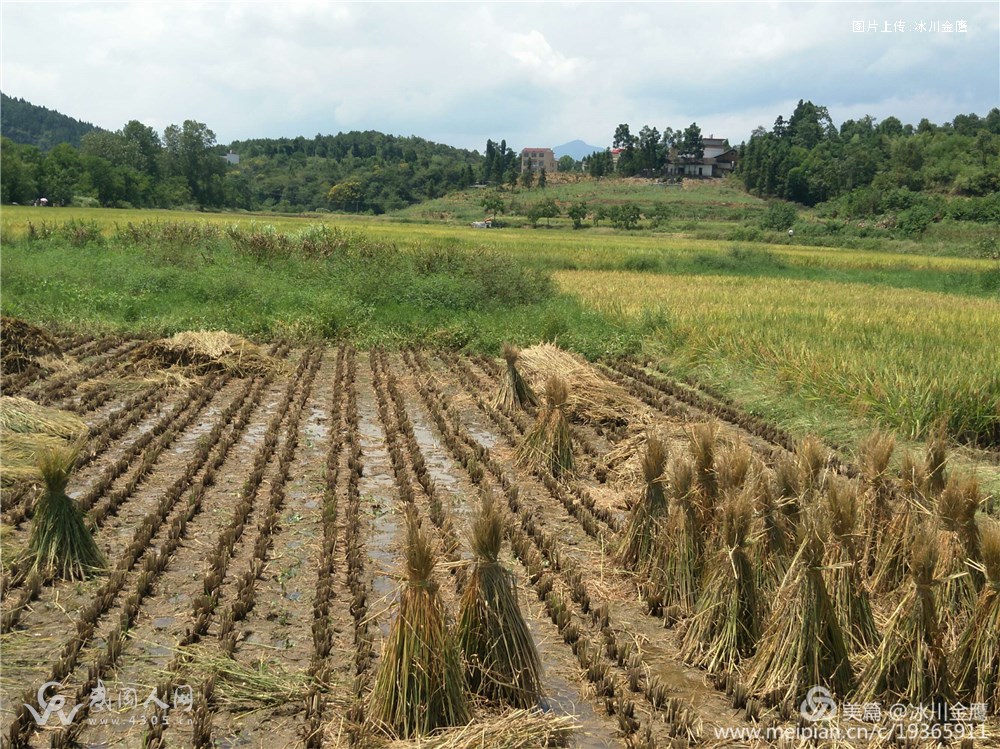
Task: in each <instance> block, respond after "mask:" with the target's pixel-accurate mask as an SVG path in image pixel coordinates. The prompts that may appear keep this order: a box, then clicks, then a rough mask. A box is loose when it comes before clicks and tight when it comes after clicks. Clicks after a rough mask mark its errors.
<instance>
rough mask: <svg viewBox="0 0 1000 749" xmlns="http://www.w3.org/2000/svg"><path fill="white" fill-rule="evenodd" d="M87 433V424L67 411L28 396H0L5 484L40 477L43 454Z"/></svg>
mask: <svg viewBox="0 0 1000 749" xmlns="http://www.w3.org/2000/svg"><path fill="white" fill-rule="evenodd" d="M86 433H87V425H86V424H84V423H83V421H82V420H81V419H80V418H79V417H77V416H75V415H73V414H71V413H69V412H67V411H60V410H59V409H57V408H48V407H46V406H40V405H38V404H37V403H35V402H34V401H31V400H28V399H27V398H16V397H10V396H4V397H2V398H0V463H2V465H3V473H2V481H3V483H4V484H9V483H13V482H16V481H37V480H39V479H40V478H41V472H40V471H39V468H38V464H39V461H40V459H41V458H42V456H44V455H45V454H46V453H48V452H50V451H52V450H58V449H61V448H66V447H69V446H71V445H73V444H75V443H76V442H77V441H79V440H80V439H82V438H83V436H84V435H85V434H86Z"/></svg>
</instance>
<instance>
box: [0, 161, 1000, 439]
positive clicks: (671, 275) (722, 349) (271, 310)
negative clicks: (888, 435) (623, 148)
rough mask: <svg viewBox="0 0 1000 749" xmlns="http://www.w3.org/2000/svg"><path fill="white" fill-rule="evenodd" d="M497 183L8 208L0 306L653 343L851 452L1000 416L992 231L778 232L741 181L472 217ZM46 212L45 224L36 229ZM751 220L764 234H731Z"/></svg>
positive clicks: (276, 328)
mask: <svg viewBox="0 0 1000 749" xmlns="http://www.w3.org/2000/svg"><path fill="white" fill-rule="evenodd" d="M480 196H481V192H479V191H474V190H471V191H467V192H466V193H458V194H455V195H452V196H448V197H447V198H442V199H440V200H438V201H431V202H429V203H424V204H422V205H420V206H414V207H411V208H408V209H406V211H403V212H401V213H400V214H398V215H396V216H390V217H379V218H375V217H370V216H344V215H333V214H325V215H312V216H302V217H296V216H287V215H285V216H263V215H249V214H238V213H210V214H198V213H190V212H180V211H111V210H100V209H37V208H26V207H5V208H4V210H3V216H2V224H3V232H4V248H3V272H4V277H3V282H4V288H3V291H4V294H3V299H2V307H3V311H4V313H5V314H14V315H18V316H23V317H25V318H27V319H30V320H34V321H37V322H59V323H64V324H65V323H75V324H81V325H91V326H96V327H99V328H102V329H107V330H141V331H147V332H163V333H167V332H174V331H177V330H182V329H190V328H202V327H204V328H226V329H229V330H232V331H234V332H240V333H244V334H249V335H254V336H259V337H270V336H274V335H287V334H291V335H297V336H322V337H326V338H342V339H350V340H352V341H354V342H355V343H356V344H358V345H360V346H368V345H372V344H385V345H389V346H395V345H403V344H426V345H442V346H448V347H452V348H465V349H468V350H476V351H488V352H490V353H496V352H497V351H498V350H499V344H500V342H501V341H503V340H512V341H513V342H515V343H518V344H520V345H526V344H531V343H533V342H536V341H538V340H541V339H546V340H557V341H558V342H559V343H561V344H562V345H564V346H566V347H568V348H571V349H574V350H577V351H579V352H581V353H584V354H585V355H587V356H591V357H596V356H602V355H617V354H621V353H638V352H642V353H644V354H646V355H650V356H652V357H654V359H655V360H656V361H657V362H658V364H659V365H660V366H662V367H663V368H665V369H668V370H669V371H671V372H672V373H674V374H677V375H683V374H693V375H696V376H698V377H700V378H702V379H704V380H707V381H709V382H711V383H712V384H714V385H716V386H717V387H719V388H720V389H721V390H723V391H724V392H727V393H728V394H729V395H731V396H733V397H735V398H737V400H740V401H741V402H744V403H746V404H748V405H749V406H750V407H751V408H754V409H755V410H758V411H759V412H761V413H764V414H766V415H768V416H769V417H771V418H773V419H775V420H776V421H778V422H779V423H780V424H781V425H783V426H785V427H788V428H790V429H791V430H792V431H793V432H794V433H797V434H803V433H806V432H809V431H813V432H819V433H821V434H824V435H826V436H829V437H831V438H833V439H836V440H837V441H838V442H841V443H844V444H853V443H854V442H856V439H857V437H858V436H859V435H860V434H861V433H862V432H863V431H865V430H867V429H868V428H870V427H871V426H873V425H875V424H881V425H884V426H889V427H891V428H893V429H894V430H896V431H897V433H898V434H900V435H901V436H902V437H903V438H911V437H914V436H922V435H923V434H925V433H926V430H927V428H928V426H929V424H930V423H931V422H932V421H933V420H934V419H935V418H946V419H947V420H948V421H949V422H950V423H951V425H952V433H953V434H954V435H961V436H965V437H972V438H973V439H975V434H977V433H981V434H988V433H989V432H990V430H991V429H994V427H993V426H990V425H991V424H994V423H995V422H996V418H995V416H996V413H995V412H996V408H997V406H996V403H997V400H996V399H997V397H998V390H1000V386H998V384H997V382H998V380H997V378H998V375H997V371H996V365H995V361H994V360H995V359H997V357H995V356H991V355H990V353H989V352H990V345H991V342H992V340H993V338H994V337H995V331H996V330H997V329H998V327H1000V317H998V314H1000V313H998V311H997V310H998V307H1000V263H998V262H997V261H996V260H990V259H986V258H982V257H975V256H974V255H975V254H976V251H974V248H975V247H978V246H979V244H980V243H981V242H982V240H983V238H984V237H986V238H987V239H988V238H989V236H990V232H992V233H993V235H995V234H996V230H995V228H993V227H986V226H984V225H978V224H966V223H962V224H956V223H955V222H950V221H942V222H940V223H939V224H933V225H932V226H931V227H930V229H929V230H928V232H927V234H926V235H925V236H924V237H922V238H920V239H917V240H913V239H906V240H900V239H892V238H890V237H889V236H888V235H886V234H884V233H882V234H879V233H877V232H876V233H874V234H871V235H870V236H867V235H866V236H848V237H847V238H846V240H850V242H846V240H845V242H846V243H847V244H850V243H856V244H858V246H856V247H853V248H850V247H837V248H831V247H824V246H815V245H813V244H811V242H812V241H813V239H815V237H813V236H812V235H811V234H810V231H812V230H811V229H810V230H807V231H797V232H796V235H795V237H792V238H789V237H788V236H787V234H785V233H782V232H761V230H759V229H758V228H757V225H758V224H757V221H758V218H757V217H758V215H759V214H760V213H761V212H762V211H763V209H764V207H765V206H764V203H763V202H762V201H760V200H758V199H756V198H753V197H752V196H748V195H746V194H744V193H742V192H740V191H739V190H738V189H736V187H735V186H733V185H731V184H727V183H717V182H716V183H703V184H698V185H694V186H693V187H691V188H690V189H683V190H681V189H677V188H663V187H653V186H651V185H649V184H648V183H642V182H640V181H624V182H623V181H618V182H615V181H602V182H596V181H588V180H584V181H580V182H575V183H562V184H552V185H551V186H550V187H548V188H547V189H546V190H545V191H540V190H537V189H536V190H532V191H530V192H525V191H519V192H517V193H515V195H514V197H515V199H517V200H524V201H528V200H535V199H541V198H543V197H554V198H556V199H557V200H558V201H560V202H566V201H572V200H576V199H584V200H588V202H590V201H598V202H603V203H605V204H608V205H610V204H613V203H615V202H623V201H625V200H634V201H636V202H639V203H640V204H643V203H645V202H646V199H647V198H649V199H656V200H659V201H660V204H661V205H663V206H665V208H664V212H665V214H666V213H669V212H671V211H672V212H673V213H674V214H676V215H674V216H672V217H671V218H669V219H668V220H666V223H665V224H664V225H661V226H660V227H658V228H649V227H648V226H647V227H646V228H643V229H640V230H638V231H616V230H613V229H611V228H609V227H608V226H606V225H602V226H601V227H600V228H593V227H590V228H586V229H583V230H579V231H575V230H573V229H571V228H570V227H569V226H568V221H567V220H565V219H558V220H556V221H554V222H553V224H554V228H551V229H543V228H539V229H537V230H531V229H527V228H524V229H521V228H507V229H500V230H476V229H472V228H471V227H469V225H468V223H467V220H473V219H480V218H482V210H481V208H479V207H478V205H477V202H476V201H477V200H478V198H479V197H480ZM699 217H700V218H699ZM799 220H800V223H803V224H804V225H806V224H808V225H814V226H820V219H819V218H818V217H816V216H815V215H813V214H812V213H811V212H808V211H807V212H800V216H799ZM29 222H30V224H31V225H33V226H34V234H35V236H36V237H39V236H41V237H44V238H42V239H36V240H34V241H31V240H29V239H27V236H28V234H29V230H30V228H31V227H30V226H29ZM688 224H689V226H688ZM679 226H686V227H687V228H681V229H678V228H677V227H679ZM797 226H798V224H797ZM820 228H822V227H820ZM817 231H818V230H817ZM866 231H868V230H866ZM741 233H743V234H745V235H747V236H749V237H751V239H743V240H731V239H726V237H728V236H731V235H738V234H741ZM285 235H288V236H291V237H292V238H291V239H287V240H286V239H281V237H282V236H285ZM331 237H333V239H331ZM154 240H155V241H154ZM324 243H325V244H324ZM317 247H319V249H316V248H317ZM323 247H327V250H329V252H327V253H326V254H324V250H323V249H322V248H323ZM303 248H306V249H305V250H303ZM309 248H312V249H309ZM970 248H973V249H970ZM366 253H367V254H366ZM553 273H554V274H555V275H556V276H557V277H558V280H559V282H560V288H559V289H556V288H554V287H548V286H547V285H546V283H545V280H544V278H545V277H546V276H548V275H550V274H553ZM622 279H625V280H622ZM993 348H994V350H995V346H994V347H993ZM991 409H992V410H991ZM976 425H979V426H976Z"/></svg>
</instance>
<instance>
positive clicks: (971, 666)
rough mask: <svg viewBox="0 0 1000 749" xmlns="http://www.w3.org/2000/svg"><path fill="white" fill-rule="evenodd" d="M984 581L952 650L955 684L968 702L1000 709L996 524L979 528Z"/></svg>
mask: <svg viewBox="0 0 1000 749" xmlns="http://www.w3.org/2000/svg"><path fill="white" fill-rule="evenodd" d="M981 533H982V559H983V561H982V568H983V572H984V574H985V576H986V583H985V585H984V586H983V590H982V592H981V593H980V594H979V599H978V600H977V601H976V606H975V610H974V612H973V615H972V617H971V618H970V619H969V623H968V625H967V626H966V628H965V631H964V632H963V633H962V636H961V638H960V639H959V642H958V648H957V649H956V652H955V677H956V682H955V683H956V684H957V685H958V686H959V688H960V689H961V691H962V695H963V697H965V698H967V699H968V700H969V701H970V702H978V703H986V704H989V705H992V706H993V708H994V710H997V709H1000V708H998V707H997V706H1000V523H998V522H997V521H989V522H987V523H985V524H984V526H983V528H982V531H981Z"/></svg>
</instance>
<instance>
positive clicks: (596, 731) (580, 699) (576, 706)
mask: <svg viewBox="0 0 1000 749" xmlns="http://www.w3.org/2000/svg"><path fill="white" fill-rule="evenodd" d="M527 621H528V629H529V630H530V631H531V636H532V638H533V639H534V640H535V647H536V648H537V649H538V657H539V658H540V659H541V661H542V669H543V671H542V684H543V685H544V690H545V702H544V707H545V709H547V710H551V711H552V712H553V713H555V714H556V715H570V716H572V717H573V719H574V720H575V721H576V723H577V726H578V728H577V729H576V730H574V731H573V736H572V738H571V739H570V746H572V747H577V749H606V747H612V746H618V744H619V742H618V741H616V740H615V739H613V738H611V736H612V735H613V734H612V733H609V732H610V731H613V730H614V728H613V727H612V726H611V722H610V720H609V719H608V718H607V716H605V715H602V714H601V713H598V712H597V711H596V710H595V709H594V706H593V704H592V703H591V701H590V700H589V699H588V698H587V697H585V696H584V694H583V689H584V684H583V681H582V680H581V678H580V676H579V674H578V673H575V672H574V666H575V662H570V663H567V662H566V658H565V656H566V653H567V652H569V649H568V648H567V647H566V646H565V645H563V643H562V641H561V640H560V641H558V642H556V641H553V640H550V639H548V638H546V637H545V635H544V634H543V633H542V632H541V630H542V629H543V628H544V624H542V623H539V622H538V621H536V620H534V619H533V618H530V617H529V618H528V620H527ZM571 655H572V654H571Z"/></svg>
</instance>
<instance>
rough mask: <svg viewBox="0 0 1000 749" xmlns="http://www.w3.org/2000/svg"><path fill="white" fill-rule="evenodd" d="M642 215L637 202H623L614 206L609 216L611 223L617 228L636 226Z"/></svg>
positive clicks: (632, 227)
mask: <svg viewBox="0 0 1000 749" xmlns="http://www.w3.org/2000/svg"><path fill="white" fill-rule="evenodd" d="M641 216H642V212H641V211H640V210H639V206H637V205H636V204H635V203H623V204H622V205H616V206H612V208H611V210H610V211H608V218H609V219H611V225H612V226H613V227H615V228H616V229H634V228H636V227H637V226H638V225H639V219H640V218H641Z"/></svg>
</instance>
